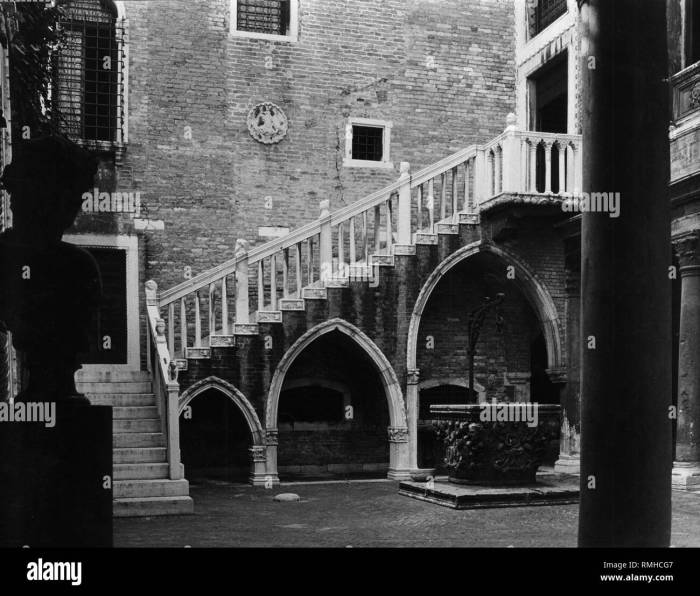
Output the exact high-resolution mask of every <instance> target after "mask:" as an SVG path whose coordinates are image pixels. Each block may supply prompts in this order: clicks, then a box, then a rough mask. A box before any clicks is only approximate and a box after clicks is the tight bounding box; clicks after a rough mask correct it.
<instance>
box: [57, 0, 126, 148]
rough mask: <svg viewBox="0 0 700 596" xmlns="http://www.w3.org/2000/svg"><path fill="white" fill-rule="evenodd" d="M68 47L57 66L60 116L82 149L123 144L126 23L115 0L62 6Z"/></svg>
mask: <svg viewBox="0 0 700 596" xmlns="http://www.w3.org/2000/svg"><path fill="white" fill-rule="evenodd" d="M60 4H61V6H63V7H64V10H65V16H64V17H63V18H62V19H61V21H60V26H61V29H62V31H63V41H62V45H61V48H60V50H59V51H58V52H57V55H56V61H55V72H56V76H55V88H54V92H55V96H54V97H55V101H54V109H55V115H56V117H57V118H58V121H59V123H60V128H61V130H62V131H63V132H64V133H65V134H66V135H67V136H68V137H70V138H71V139H73V140H75V141H76V142H78V143H81V144H84V145H87V146H88V147H90V148H95V149H108V148H111V146H113V145H115V144H116V145H119V144H121V143H122V142H124V140H125V139H124V134H123V133H124V130H123V129H124V121H125V103H124V86H125V85H124V82H125V74H126V58H125V34H124V27H125V23H124V18H123V17H119V15H118V13H117V8H116V6H115V4H114V2H112V1H111V0H63V1H62V2H60Z"/></svg>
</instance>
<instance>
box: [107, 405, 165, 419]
mask: <svg viewBox="0 0 700 596" xmlns="http://www.w3.org/2000/svg"><path fill="white" fill-rule="evenodd" d="M158 417H159V416H158V408H157V407H156V406H116V407H113V408H112V419H114V420H134V419H137V418H141V419H143V418H158Z"/></svg>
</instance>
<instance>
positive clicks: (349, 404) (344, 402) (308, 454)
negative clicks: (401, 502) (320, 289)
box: [277, 330, 389, 480]
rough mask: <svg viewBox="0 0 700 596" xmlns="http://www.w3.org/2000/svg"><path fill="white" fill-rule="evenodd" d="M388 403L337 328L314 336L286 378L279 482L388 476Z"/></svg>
mask: <svg viewBox="0 0 700 596" xmlns="http://www.w3.org/2000/svg"><path fill="white" fill-rule="evenodd" d="M388 426H389V407H388V404H387V398H386V393H385V389H384V386H383V383H382V379H381V376H380V374H379V371H378V370H377V368H376V366H375V364H374V363H373V362H372V360H371V358H370V357H369V356H368V354H367V353H366V351H365V350H363V349H362V347H361V346H360V345H358V344H357V342H356V341H355V340H354V339H353V338H352V337H350V336H349V335H347V334H346V333H342V332H340V331H338V330H334V331H331V332H329V333H325V334H323V335H321V336H319V337H317V338H316V339H314V340H313V341H312V342H311V343H310V344H309V345H308V346H306V347H305V348H304V349H303V350H302V351H301V352H300V353H299V354H298V356H297V357H296V358H295V359H294V362H293V363H292V364H291V366H290V367H289V369H288V371H287V373H286V374H285V376H284V381H283V383H282V388H281V392H280V399H279V405H278V440H279V445H278V451H277V463H278V472H279V476H280V479H281V480H285V479H287V480H289V479H295V478H305V479H315V478H338V477H339V478H351V477H385V476H386V474H387V470H388V469H389V443H388V439H387V427H388Z"/></svg>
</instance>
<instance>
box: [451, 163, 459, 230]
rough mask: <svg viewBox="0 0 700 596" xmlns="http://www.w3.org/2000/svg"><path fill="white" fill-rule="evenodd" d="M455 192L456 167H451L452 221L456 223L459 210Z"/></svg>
mask: <svg viewBox="0 0 700 596" xmlns="http://www.w3.org/2000/svg"><path fill="white" fill-rule="evenodd" d="M457 195H458V192H457V167H456V166H455V167H454V168H452V221H454V222H455V223H457V211H459V206H458V204H457V199H458V196H457Z"/></svg>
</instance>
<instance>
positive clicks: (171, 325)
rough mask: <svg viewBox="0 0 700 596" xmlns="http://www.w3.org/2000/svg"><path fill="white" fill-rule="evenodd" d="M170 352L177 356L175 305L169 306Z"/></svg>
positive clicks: (172, 303) (171, 355) (171, 354)
mask: <svg viewBox="0 0 700 596" xmlns="http://www.w3.org/2000/svg"><path fill="white" fill-rule="evenodd" d="M168 352H169V354H170V357H171V358H172V357H173V356H174V355H175V303H174V302H171V303H170V304H168Z"/></svg>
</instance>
